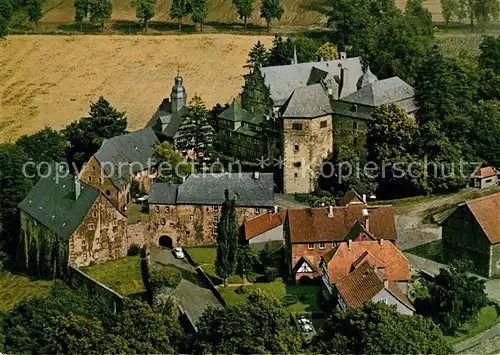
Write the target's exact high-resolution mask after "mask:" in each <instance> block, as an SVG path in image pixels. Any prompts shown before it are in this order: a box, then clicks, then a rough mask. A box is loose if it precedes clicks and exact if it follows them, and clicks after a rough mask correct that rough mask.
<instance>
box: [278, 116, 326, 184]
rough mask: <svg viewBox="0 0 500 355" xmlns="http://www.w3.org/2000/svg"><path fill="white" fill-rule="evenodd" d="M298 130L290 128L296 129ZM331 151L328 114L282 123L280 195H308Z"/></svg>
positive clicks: (287, 120) (288, 120)
mask: <svg viewBox="0 0 500 355" xmlns="http://www.w3.org/2000/svg"><path fill="white" fill-rule="evenodd" d="M298 125H299V126H300V128H301V129H294V128H296V127H297V126H298ZM332 149H333V137H332V119H331V116H330V115H326V116H321V117H317V118H311V119H301V118H297V119H295V118H294V119H292V118H285V119H284V120H283V158H284V160H285V163H284V169H283V179H284V183H283V187H284V192H285V193H288V194H293V193H309V192H312V191H314V189H315V188H316V184H317V179H316V175H315V173H316V172H317V171H318V170H319V169H320V168H321V166H322V165H323V160H324V159H325V158H326V157H328V155H329V154H330V153H331V152H332Z"/></svg>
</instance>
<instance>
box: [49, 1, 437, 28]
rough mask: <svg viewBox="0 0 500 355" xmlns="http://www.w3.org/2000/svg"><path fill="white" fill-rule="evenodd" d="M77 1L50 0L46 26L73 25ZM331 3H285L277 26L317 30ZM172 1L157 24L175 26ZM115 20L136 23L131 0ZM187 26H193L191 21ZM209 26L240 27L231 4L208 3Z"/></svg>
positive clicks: (118, 4) (116, 7)
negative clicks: (234, 25) (316, 27)
mask: <svg viewBox="0 0 500 355" xmlns="http://www.w3.org/2000/svg"><path fill="white" fill-rule="evenodd" d="M73 2H74V1H73V0H48V1H47V4H46V5H45V15H44V17H43V19H42V25H43V24H44V23H45V24H60V23H71V22H73V17H74V8H73ZM328 2H329V0H282V3H283V5H284V8H285V13H284V15H283V17H282V19H281V20H280V21H279V23H278V24H277V26H278V27H281V28H283V27H313V26H323V25H324V24H325V23H326V16H325V14H326V13H327V11H328ZM171 3H172V0H157V8H156V16H155V17H154V18H153V19H152V20H153V21H166V22H171V21H172V20H171V19H170V16H169V13H170V6H171ZM396 3H397V5H398V6H399V7H400V8H404V4H405V0H396ZM424 4H425V6H426V7H427V8H429V9H430V11H431V12H432V14H433V18H434V20H435V21H440V20H442V17H441V5H440V0H424ZM259 7H260V0H256V1H255V4H254V15H253V17H252V18H251V19H250V20H249V22H250V23H253V24H256V25H262V26H263V25H264V24H265V21H263V20H261V19H260V18H259ZM112 20H114V21H120V20H129V21H130V20H131V21H136V20H137V19H136V17H135V9H133V8H132V7H131V6H130V0H113V17H112ZM185 22H186V23H190V22H189V20H188V19H186V20H185ZM207 22H208V23H210V22H224V23H233V22H237V23H239V22H240V20H239V19H238V17H237V15H236V11H235V8H234V5H233V4H232V1H231V0H208V20H207Z"/></svg>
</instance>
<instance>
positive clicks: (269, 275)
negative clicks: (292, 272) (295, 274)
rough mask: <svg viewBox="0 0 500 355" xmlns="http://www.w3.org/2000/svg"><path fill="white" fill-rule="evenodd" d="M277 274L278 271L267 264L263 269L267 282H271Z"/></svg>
mask: <svg viewBox="0 0 500 355" xmlns="http://www.w3.org/2000/svg"><path fill="white" fill-rule="evenodd" d="M278 275H279V271H278V269H277V268H275V267H270V266H267V267H266V268H265V269H264V277H265V278H266V280H267V282H273V281H274V280H276V278H277V277H278Z"/></svg>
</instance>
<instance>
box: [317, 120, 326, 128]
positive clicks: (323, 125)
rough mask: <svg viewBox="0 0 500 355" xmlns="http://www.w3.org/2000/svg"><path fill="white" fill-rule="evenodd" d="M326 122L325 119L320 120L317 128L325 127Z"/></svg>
mask: <svg viewBox="0 0 500 355" xmlns="http://www.w3.org/2000/svg"><path fill="white" fill-rule="evenodd" d="M326 123H327V122H326V121H321V122H320V123H319V128H326Z"/></svg>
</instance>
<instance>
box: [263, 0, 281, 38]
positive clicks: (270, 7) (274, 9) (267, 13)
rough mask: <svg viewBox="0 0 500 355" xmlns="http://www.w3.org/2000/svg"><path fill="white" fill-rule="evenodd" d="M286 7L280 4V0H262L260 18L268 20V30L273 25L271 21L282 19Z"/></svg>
mask: <svg viewBox="0 0 500 355" xmlns="http://www.w3.org/2000/svg"><path fill="white" fill-rule="evenodd" d="M284 12H285V9H284V8H283V5H281V4H280V0H262V1H261V3H260V18H263V19H265V20H266V23H267V32H269V29H270V27H271V21H273V20H277V21H279V20H280V19H281V16H283V13H284Z"/></svg>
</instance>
